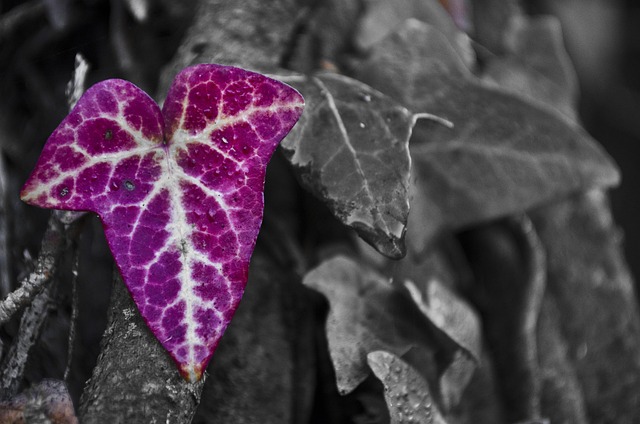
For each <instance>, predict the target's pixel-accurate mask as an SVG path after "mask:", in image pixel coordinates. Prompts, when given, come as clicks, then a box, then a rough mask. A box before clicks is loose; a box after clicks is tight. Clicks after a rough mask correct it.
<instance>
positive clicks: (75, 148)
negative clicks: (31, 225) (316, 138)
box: [21, 65, 303, 381]
mask: <svg viewBox="0 0 640 424" xmlns="http://www.w3.org/2000/svg"><path fill="white" fill-rule="evenodd" d="M302 108H303V99H302V96H300V94H299V93H298V92H297V91H295V90H294V89H292V88H291V87H289V86H287V85H285V84H283V83H280V82H278V81H275V80H272V79H270V78H267V77H265V76H263V75H260V74H256V73H253V72H249V71H245V70H242V69H239V68H233V67H226V66H219V65H197V66H193V67H190V68H186V69H185V70H183V71H182V72H181V73H180V74H179V75H178V76H177V77H176V79H175V80H174V82H173V85H172V86H171V88H170V90H169V93H168V95H167V99H166V101H165V103H164V107H163V110H162V111H161V110H160V108H159V107H158V106H157V105H156V104H155V102H154V101H153V100H152V99H151V98H150V97H149V96H148V95H146V94H145V93H144V92H143V91H141V90H140V89H139V88H137V87H136V86H134V85H133V84H131V83H129V82H126V81H122V80H107V81H103V82H101V83H98V84H96V85H95V86H93V87H92V88H90V89H89V90H88V91H87V92H86V93H85V94H84V96H82V98H81V99H80V101H79V102H78V104H77V106H76V107H75V108H74V109H73V110H72V111H71V113H70V114H69V116H67V117H66V118H65V119H64V120H63V121H62V123H61V124H60V126H59V127H58V128H57V129H56V130H55V131H54V132H53V134H52V135H51V137H50V138H49V140H48V141H47V143H46V145H45V146H44V149H43V152H42V154H41V156H40V159H39V160H38V164H37V165H36V168H35V170H34V171H33V173H32V175H31V176H30V177H29V179H28V180H27V182H26V184H25V186H24V187H23V189H22V193H21V198H22V199H23V200H24V201H25V202H27V203H30V204H32V205H36V206H40V207H47V208H56V209H69V210H86V211H93V212H95V213H97V214H98V215H99V216H100V218H101V219H102V222H103V224H104V228H105V233H106V237H107V241H108V243H109V247H110V248H111V251H112V253H113V256H114V258H115V260H116V264H117V266H118V268H119V270H120V272H121V274H122V277H123V279H124V281H125V283H126V285H127V287H128V288H129V291H130V292H131V294H132V296H133V299H134V301H135V303H136V305H137V306H138V309H139V310H140V312H141V314H142V316H143V317H144V319H145V321H146V322H147V324H148V325H149V327H150V328H151V330H152V331H153V333H154V335H155V336H156V337H157V338H158V340H159V341H160V343H161V344H162V345H163V346H164V347H165V348H166V349H167V350H168V351H169V353H170V354H171V356H172V357H173V359H174V360H175V361H176V363H177V364H178V365H179V368H180V373H181V374H182V375H183V376H184V378H185V379H187V380H189V381H194V380H198V379H199V378H200V377H201V375H202V372H203V370H204V368H205V367H206V365H207V363H208V362H209V359H210V358H211V355H212V354H213V351H214V350H215V348H216V346H217V344H218V341H219V340H220V337H221V336H222V334H223V332H224V330H225V328H226V327H227V325H228V324H229V321H230V320H231V318H232V316H233V314H234V312H235V310H236V308H237V307H238V303H239V302H240V298H241V296H242V293H243V291H244V287H245V284H246V281H247V272H248V266H249V260H250V258H251V253H252V251H253V248H254V245H255V242H256V238H257V236H258V231H259V228H260V223H261V221H262V212H263V187H264V177H265V169H266V166H267V163H268V162H269V159H270V157H271V155H272V153H273V151H274V150H275V148H276V146H277V145H278V143H279V142H280V140H281V139H282V138H283V137H284V136H285V135H286V134H287V133H288V132H289V130H290V129H291V128H292V127H293V125H294V124H295V123H296V121H297V119H298V118H299V116H300V114H301V113H302Z"/></svg>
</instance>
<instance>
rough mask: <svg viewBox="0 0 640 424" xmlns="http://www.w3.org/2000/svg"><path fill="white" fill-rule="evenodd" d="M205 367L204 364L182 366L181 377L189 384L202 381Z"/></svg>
mask: <svg viewBox="0 0 640 424" xmlns="http://www.w3.org/2000/svg"><path fill="white" fill-rule="evenodd" d="M203 373H204V366H203V364H202V363H198V364H195V363H186V364H180V375H181V376H182V378H184V379H185V381H186V382H187V383H197V382H198V381H200V379H202V374H203Z"/></svg>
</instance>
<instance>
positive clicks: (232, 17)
mask: <svg viewBox="0 0 640 424" xmlns="http://www.w3.org/2000/svg"><path fill="white" fill-rule="evenodd" d="M300 3H302V1H299V0H277V1H270V2H268V5H267V3H266V2H264V1H263V0H236V1H233V2H229V1H226V0H201V1H199V2H198V9H197V11H196V14H195V21H194V23H193V25H191V27H190V28H189V30H188V32H187V34H186V36H185V38H184V41H183V42H182V45H181V46H180V47H179V48H178V52H177V53H176V56H175V57H174V59H173V60H172V61H171V62H170V63H169V65H167V66H166V67H165V69H164V71H163V73H162V78H161V82H160V90H159V92H160V93H166V92H167V88H168V87H169V85H170V84H171V81H172V80H173V77H174V76H175V75H177V73H178V72H179V71H181V70H182V69H184V68H185V67H187V66H190V65H194V64H196V63H207V62H210V63H220V64H224V65H235V66H241V67H243V68H249V69H252V70H259V71H270V72H273V71H274V70H276V69H278V67H279V66H280V64H281V61H282V59H283V56H284V54H285V52H286V51H287V48H288V47H289V40H290V39H291V38H292V37H293V36H295V29H296V25H297V22H298V20H299V18H300V16H301V9H302V7H301V6H300Z"/></svg>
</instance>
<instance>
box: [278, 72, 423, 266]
mask: <svg viewBox="0 0 640 424" xmlns="http://www.w3.org/2000/svg"><path fill="white" fill-rule="evenodd" d="M284 78H285V81H287V82H290V83H291V84H293V85H294V86H295V87H296V88H298V89H299V90H300V91H301V92H302V93H303V94H304V96H305V100H306V103H307V107H306V111H305V113H304V114H303V115H302V117H301V118H300V123H299V124H298V125H297V126H296V127H295V128H294V129H293V131H291V134H289V136H287V138H285V140H284V141H283V142H282V148H283V149H284V151H285V153H286V154H287V157H288V158H289V161H290V162H291V163H292V164H293V165H294V167H295V168H296V169H297V171H298V172H299V174H300V177H301V180H302V183H303V185H304V186H305V187H306V188H307V189H309V190H310V191H312V192H313V193H315V194H316V195H317V196H318V197H319V198H320V199H322V200H324V202H325V203H326V204H327V205H328V206H329V208H330V209H331V211H332V212H333V214H334V215H335V216H336V217H337V218H338V219H340V221H342V223H344V224H345V225H348V226H350V227H352V228H354V229H355V230H356V231H357V232H358V234H359V235H360V237H362V238H363V239H364V240H365V241H367V242H368V243H370V244H371V245H372V246H373V247H375V248H376V249H377V250H378V251H379V252H380V253H382V254H384V255H386V256H389V257H391V258H400V257H402V256H404V254H405V251H406V249H405V245H404V233H405V226H406V223H407V216H408V214H409V197H408V193H409V172H410V165H411V159H410V157H409V148H408V142H409V137H410V136H411V131H412V128H413V125H414V122H415V117H414V115H413V114H412V113H410V112H409V111H408V110H407V109H406V108H404V107H402V106H400V105H399V104H397V103H396V102H394V101H392V100H391V99H389V98H388V97H386V96H384V95H383V94H381V93H380V92H378V91H376V90H374V89H372V88H371V87H368V86H366V85H365V84H362V83H360V82H359V81H356V80H353V79H351V78H347V77H344V76H340V75H335V74H321V75H318V76H315V77H312V78H305V77H284Z"/></svg>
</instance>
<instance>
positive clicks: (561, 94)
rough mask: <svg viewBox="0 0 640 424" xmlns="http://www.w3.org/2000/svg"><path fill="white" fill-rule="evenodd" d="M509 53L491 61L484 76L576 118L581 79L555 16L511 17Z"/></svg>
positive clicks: (508, 40) (486, 79)
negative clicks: (577, 75)
mask: <svg viewBox="0 0 640 424" xmlns="http://www.w3.org/2000/svg"><path fill="white" fill-rule="evenodd" d="M505 45H506V50H507V54H506V55H505V56H501V57H496V58H495V59H493V60H491V61H489V63H488V64H487V66H486V68H485V72H484V75H483V80H484V81H485V82H488V83H490V84H493V85H496V86H499V87H501V88H503V89H505V90H508V91H509V92H511V93H514V94H517V95H522V96H523V97H524V98H525V99H528V100H530V101H541V102H542V104H543V105H546V106H551V107H552V108H553V109H555V110H557V111H559V112H561V113H563V114H565V115H566V116H568V117H569V118H571V119H573V120H575V119H576V116H575V115H576V114H575V104H576V99H577V97H578V81H577V77H576V74H575V71H574V69H573V66H572V65H571V61H570V59H569V55H568V54H567V51H566V50H565V48H564V44H563V40H562V29H561V27H560V22H559V21H558V19H557V18H555V17H553V16H541V17H537V18H527V17H523V16H515V17H513V18H511V21H510V24H509V26H508V28H507V32H506V34H505Z"/></svg>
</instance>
